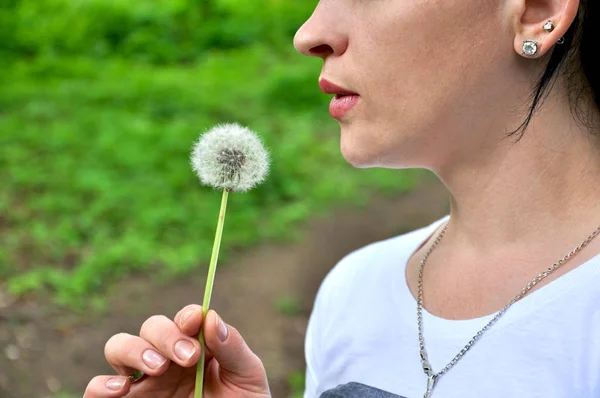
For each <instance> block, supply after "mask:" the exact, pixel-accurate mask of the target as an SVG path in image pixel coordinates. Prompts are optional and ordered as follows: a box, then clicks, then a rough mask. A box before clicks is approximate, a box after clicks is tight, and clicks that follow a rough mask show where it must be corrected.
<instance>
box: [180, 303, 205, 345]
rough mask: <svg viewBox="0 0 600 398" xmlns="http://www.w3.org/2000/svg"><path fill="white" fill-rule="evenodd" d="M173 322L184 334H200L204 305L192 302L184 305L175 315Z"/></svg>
mask: <svg viewBox="0 0 600 398" xmlns="http://www.w3.org/2000/svg"><path fill="white" fill-rule="evenodd" d="M173 322H175V324H176V325H177V326H178V327H179V330H181V332H182V333H183V334H185V335H188V336H192V337H196V336H198V334H199V333H200V326H201V325H202V306H200V305H197V304H191V305H188V306H186V307H184V308H183V309H182V310H181V311H179V312H178V313H177V315H175V318H173Z"/></svg>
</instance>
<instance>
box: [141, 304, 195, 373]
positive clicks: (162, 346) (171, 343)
mask: <svg viewBox="0 0 600 398" xmlns="http://www.w3.org/2000/svg"><path fill="white" fill-rule="evenodd" d="M140 337H141V338H143V339H144V340H146V341H148V342H149V343H150V344H152V345H153V346H155V347H156V348H158V350H159V351H160V352H161V353H162V354H163V355H165V356H166V357H167V358H170V359H171V360H173V361H174V362H176V363H177V364H179V365H181V366H183V367H185V368H189V367H190V366H193V365H195V364H196V363H197V362H198V359H199V358H200V342H198V340H197V339H195V338H191V337H190V336H187V335H185V334H184V333H183V332H182V331H181V330H179V327H177V325H176V324H175V322H173V321H171V320H170V319H169V318H167V317H165V316H162V315H155V316H153V317H150V318H148V320H147V321H146V322H144V324H143V325H142V329H141V330H140Z"/></svg>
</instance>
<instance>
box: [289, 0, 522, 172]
mask: <svg viewBox="0 0 600 398" xmlns="http://www.w3.org/2000/svg"><path fill="white" fill-rule="evenodd" d="M504 3H509V2H504V1H501V0H321V1H320V3H319V4H318V6H317V8H316V9H315V11H314V13H313V15H312V16H311V17H310V19H309V20H308V21H307V22H306V23H305V24H304V25H303V26H302V27H301V28H300V30H299V31H298V33H297V34H296V37H295V39H294V45H295V47H296V48H297V49H298V51H300V52H302V53H303V54H306V55H311V56H317V57H321V58H323V59H324V61H325V62H324V66H323V70H322V73H321V81H324V80H323V79H325V80H327V81H330V82H332V83H334V84H335V85H337V86H340V87H342V88H344V89H346V90H347V91H350V92H354V93H357V94H358V101H357V102H356V104H355V105H354V106H353V107H352V108H351V109H350V110H348V111H346V112H344V109H343V108H344V107H343V106H342V107H341V109H340V108H339V107H338V108H336V109H334V114H335V113H336V112H337V114H336V115H335V116H336V119H338V121H339V123H340V125H341V148H342V153H343V155H344V157H345V158H346V159H347V160H348V161H349V162H350V163H352V164H353V165H355V166H358V167H370V166H384V167H428V168H436V167H441V166H442V164H443V163H444V162H451V161H452V159H456V157H457V156H459V157H462V156H464V155H465V153H464V151H472V150H476V149H477V148H481V146H482V145H485V141H486V139H489V136H488V138H486V134H485V133H486V131H489V130H490V129H492V130H493V129H496V128H497V127H498V126H499V123H505V122H506V118H503V117H502V115H503V112H514V111H515V109H509V108H511V106H512V105H514V103H515V97H516V95H517V96H521V95H527V94H528V93H529V91H527V90H529V89H530V86H529V85H528V84H523V81H522V80H523V73H521V74H519V73H516V72H515V70H518V69H519V68H521V69H523V65H522V64H520V63H522V62H523V61H526V62H527V60H523V59H522V58H521V57H519V56H518V54H516V53H515V51H514V46H513V44H514V33H513V32H511V21H510V18H507V15H508V12H507V10H505V9H503V7H504V5H503V4H504ZM517 65H520V67H517ZM519 79H521V81H519ZM324 86H326V84H325V85H324ZM519 86H525V88H526V90H522V91H520V90H515V87H519ZM322 87H323V85H322ZM334 91H335V90H334ZM345 100H348V99H347V98H346V99H345ZM345 100H337V102H340V103H342V105H343V103H344V102H345ZM348 101H349V102H352V101H351V100H348ZM518 117H521V115H519V116H518ZM503 127H506V126H503ZM509 127H516V126H509ZM494 140H496V141H497V137H494Z"/></svg>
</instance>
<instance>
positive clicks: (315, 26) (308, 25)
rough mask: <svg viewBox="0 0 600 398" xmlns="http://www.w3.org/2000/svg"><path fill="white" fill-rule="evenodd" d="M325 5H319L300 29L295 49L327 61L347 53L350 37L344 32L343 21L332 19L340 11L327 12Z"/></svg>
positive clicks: (295, 38) (295, 37)
mask: <svg viewBox="0 0 600 398" xmlns="http://www.w3.org/2000/svg"><path fill="white" fill-rule="evenodd" d="M328 3H329V4H331V2H328ZM323 4H324V3H323V2H321V3H319V5H318V6H317V8H316V9H315V11H314V12H313V14H312V16H311V17H310V18H309V19H308V20H307V21H306V22H305V23H304V25H302V26H301V27H300V29H298V31H297V32H296V35H295V36H294V47H295V48H296V50H297V51H298V52H300V53H301V54H304V55H307V56H309V57H319V58H323V59H326V58H328V57H329V56H331V55H337V56H339V55H342V54H343V53H344V52H346V49H347V47H348V37H347V35H346V34H344V33H343V31H342V28H341V26H342V24H341V21H339V19H338V20H337V21H335V20H334V19H333V18H332V17H333V16H334V15H340V11H339V10H332V9H328V10H325V8H324V7H323ZM330 8H331V7H330Z"/></svg>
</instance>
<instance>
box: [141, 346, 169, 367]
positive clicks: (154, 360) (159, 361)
mask: <svg viewBox="0 0 600 398" xmlns="http://www.w3.org/2000/svg"><path fill="white" fill-rule="evenodd" d="M142 360H143V361H144V363H145V364H146V365H148V366H149V367H150V368H152V369H157V368H160V367H161V366H162V365H164V364H165V362H167V358H165V357H164V356H162V355H160V354H159V353H158V352H156V351H154V350H146V351H144V353H143V354H142Z"/></svg>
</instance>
